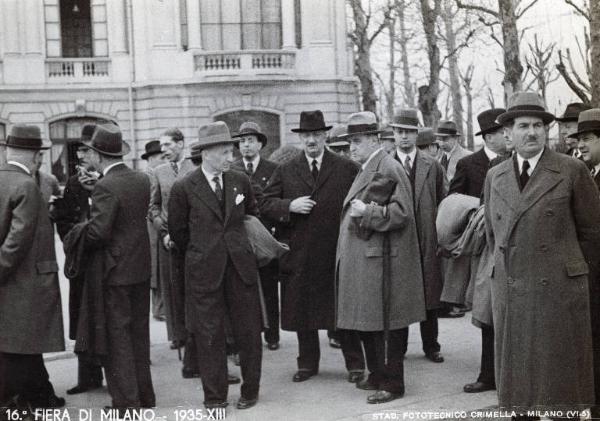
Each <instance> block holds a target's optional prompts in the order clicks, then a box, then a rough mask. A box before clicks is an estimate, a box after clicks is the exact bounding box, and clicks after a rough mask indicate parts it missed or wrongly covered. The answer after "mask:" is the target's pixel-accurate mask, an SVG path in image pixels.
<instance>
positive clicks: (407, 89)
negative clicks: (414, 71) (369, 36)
mask: <svg viewBox="0 0 600 421" xmlns="http://www.w3.org/2000/svg"><path fill="white" fill-rule="evenodd" d="M405 9H406V3H405V2H404V1H403V0H402V1H398V2H397V3H396V12H397V13H398V22H399V25H400V27H399V29H400V36H399V40H398V43H399V44H400V61H401V62H402V75H403V86H404V102H405V103H406V105H407V106H408V107H409V108H415V91H414V90H413V84H412V83H411V81H410V63H409V61H408V47H407V45H408V36H407V34H406V22H405V20H404V19H405V16H404V10H405Z"/></svg>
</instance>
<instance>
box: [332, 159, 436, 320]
mask: <svg viewBox="0 0 600 421" xmlns="http://www.w3.org/2000/svg"><path fill="white" fill-rule="evenodd" d="M376 178H378V179H386V178H387V179H390V180H392V181H393V182H395V187H394V189H393V192H392V194H391V197H390V199H389V204H388V205H387V206H382V205H381V204H374V203H370V204H368V205H367V212H366V214H365V215H364V216H363V217H362V220H361V221H360V228H361V229H365V230H368V231H372V234H371V235H370V236H368V239H363V238H366V237H364V236H359V235H357V229H356V228H354V221H353V219H355V218H352V217H351V216H350V208H351V206H350V203H351V201H352V199H354V198H359V199H361V200H362V196H361V193H362V192H363V191H364V190H365V189H367V188H368V186H369V185H370V184H371V183H373V180H374V179H376ZM367 200H368V199H367ZM384 207H385V211H384ZM384 235H388V236H389V243H390V281H391V283H390V289H389V291H390V295H389V297H390V298H389V300H390V301H389V302H390V315H389V328H390V330H395V329H401V328H404V327H407V326H409V325H410V324H412V323H414V322H419V321H422V320H424V319H425V295H424V292H423V291H424V290H423V278H422V271H421V268H420V265H419V264H415V263H418V262H419V260H420V254H419V248H418V247H417V244H418V238H417V228H416V225H415V216H414V211H413V199H412V191H411V185H410V181H409V179H408V176H407V175H406V173H405V171H404V168H403V167H402V166H401V165H400V164H399V163H398V162H396V161H395V160H394V158H392V157H391V156H389V155H388V154H387V153H386V152H384V151H383V150H380V151H379V152H377V154H376V155H374V156H373V157H372V158H371V159H370V160H369V162H368V163H367V166H366V168H365V169H364V170H363V171H361V172H360V173H359V175H358V177H356V180H355V181H354V183H353V184H352V187H351V188H350V191H349V192H348V195H347V196H346V198H345V199H344V203H343V209H342V220H341V225H340V234H339V240H338V246H337V254H336V256H337V257H336V260H337V268H338V272H337V277H338V282H339V287H338V288H339V292H338V297H337V299H338V303H337V321H336V322H337V327H338V328H340V329H351V330H360V331H382V330H383V329H384V326H383V307H382V306H383V304H382V296H383V290H382V283H383V281H382V279H383V238H384Z"/></svg>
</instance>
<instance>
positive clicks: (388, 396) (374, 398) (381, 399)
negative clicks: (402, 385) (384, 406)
mask: <svg viewBox="0 0 600 421" xmlns="http://www.w3.org/2000/svg"><path fill="white" fill-rule="evenodd" d="M402 396H404V392H402V393H392V392H388V391H386V390H378V391H377V392H375V393H374V394H372V395H371V396H368V397H367V403H386V402H391V401H393V400H394V399H398V398H401V397H402Z"/></svg>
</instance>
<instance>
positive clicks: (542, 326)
mask: <svg viewBox="0 0 600 421" xmlns="http://www.w3.org/2000/svg"><path fill="white" fill-rule="evenodd" d="M515 167H516V159H515V158H513V159H510V160H507V161H504V162H502V163H501V164H498V165H497V166H495V167H494V168H492V169H491V170H490V171H489V172H488V175H487V178H486V181H485V218H486V230H487V237H488V246H489V247H491V248H492V250H493V251H492V253H493V260H494V262H493V266H492V268H491V273H490V275H491V280H492V309H493V319H494V329H495V334H496V341H495V351H496V360H495V363H496V366H495V367H496V385H497V387H498V400H499V404H500V406H501V407H505V406H508V407H510V406H523V407H532V406H534V405H541V406H544V407H552V406H557V405H566V406H571V407H572V406H575V405H578V404H582V405H584V406H585V405H586V404H587V406H589V404H590V403H592V402H593V399H594V383H593V376H592V341H591V328H590V303H589V292H588V270H589V269H588V264H587V263H586V259H585V256H586V254H587V250H588V249H589V250H597V249H598V247H600V246H599V244H598V242H599V240H600V197H599V195H598V191H597V190H596V188H595V186H594V182H593V180H592V178H591V177H590V175H589V172H588V169H587V168H586V166H585V165H584V164H583V163H582V162H580V161H578V160H575V159H572V158H570V157H568V156H566V155H561V154H558V153H556V152H553V151H551V150H549V149H548V148H546V149H545V151H544V152H543V154H542V156H541V158H540V160H539V162H538V164H537V166H536V167H535V170H534V171H533V173H532V174H531V177H530V179H529V182H528V183H527V185H526V186H525V188H524V189H523V190H522V191H520V189H519V184H518V179H517V170H516V169H515Z"/></svg>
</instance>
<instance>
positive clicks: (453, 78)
mask: <svg viewBox="0 0 600 421" xmlns="http://www.w3.org/2000/svg"><path fill="white" fill-rule="evenodd" d="M454 16H455V14H454V13H452V6H451V4H450V2H446V3H445V5H444V13H443V14H442V17H443V20H444V27H445V32H446V46H447V50H448V54H449V56H448V73H449V76H450V93H451V94H452V120H453V121H454V122H455V123H456V127H457V129H458V131H459V133H461V136H460V137H461V140H462V141H463V142H464V136H463V134H464V128H463V106H462V94H461V88H460V73H459V70H458V51H457V49H456V34H455V33H454V27H453V25H452V21H453V19H454Z"/></svg>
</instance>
